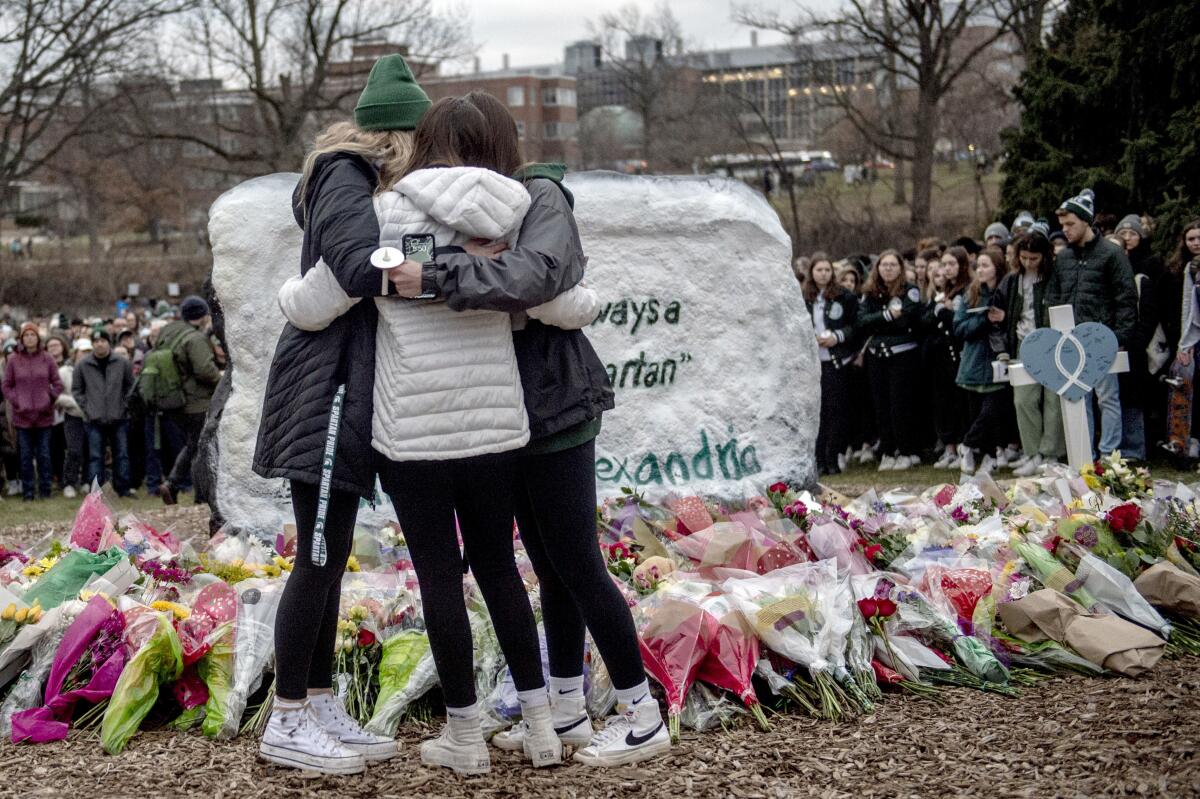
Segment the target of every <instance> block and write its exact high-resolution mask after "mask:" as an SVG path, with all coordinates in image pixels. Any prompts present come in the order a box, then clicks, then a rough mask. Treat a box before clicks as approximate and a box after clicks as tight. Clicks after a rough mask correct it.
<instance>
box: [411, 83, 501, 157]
mask: <svg viewBox="0 0 1200 799" xmlns="http://www.w3.org/2000/svg"><path fill="white" fill-rule="evenodd" d="M431 166H473V167H480V168H482V169H490V170H492V171H493V172H499V173H500V174H501V175H505V176H510V175H513V174H514V173H516V171H517V170H518V169H520V168H521V148H520V145H519V142H518V140H517V123H516V122H515V121H513V118H512V114H510V113H509V112H508V109H507V108H505V107H504V106H503V105H502V104H501V103H500V101H499V100H497V99H496V98H495V97H492V96H491V95H490V94H488V93H487V92H480V91H474V92H471V93H469V94H466V95H464V96H462V97H444V98H442V99H441V100H438V101H437V102H436V103H434V104H433V107H431V108H430V109H429V110H428V111H426V112H425V115H424V116H423V117H421V121H420V122H419V123H418V124H417V130H416V132H415V133H414V134H413V151H412V157H411V158H410V159H409V161H408V166H407V167H406V168H405V170H404V174H405V175H408V174H410V173H412V172H416V171H417V170H418V169H426V168H428V167H431Z"/></svg>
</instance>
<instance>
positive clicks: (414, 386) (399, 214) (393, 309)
mask: <svg viewBox="0 0 1200 799" xmlns="http://www.w3.org/2000/svg"><path fill="white" fill-rule="evenodd" d="M529 202H530V201H529V194H528V192H527V191H526V190H525V188H524V186H522V185H521V184H520V183H518V182H516V181H513V180H510V179H508V178H505V177H503V176H501V175H499V174H497V173H495V172H491V171H489V170H485V169H476V168H471V167H454V168H442V169H424V170H419V171H417V172H414V173H412V174H410V175H408V176H407V177H405V178H404V179H403V180H401V181H400V182H399V183H397V184H396V186H395V188H394V190H393V191H390V192H387V193H385V194H382V195H380V196H378V197H376V198H375V210H376V213H377V214H378V215H379V226H380V245H381V246H389V247H396V248H399V247H400V246H401V240H402V237H403V236H404V235H405V234H426V233H431V234H433V236H434V240H435V243H436V246H438V247H444V246H450V245H461V244H463V243H464V242H466V241H467V240H469V239H472V238H482V239H488V240H501V239H503V240H508V241H509V242H510V243H512V242H513V241H515V239H516V235H517V233H518V231H519V229H520V226H521V222H522V220H523V219H524V216H525V212H526V211H527V210H528V209H529ZM355 302H357V300H356V299H352V298H350V297H347V296H346V294H345V292H344V291H343V290H342V289H341V287H340V286H339V285H338V283H337V281H336V279H335V278H334V277H333V274H332V272H330V270H329V269H328V267H326V266H325V265H324V263H322V262H318V263H317V265H316V266H315V267H313V268H312V269H310V270H309V271H308V273H307V274H305V275H304V277H303V278H299V277H296V278H291V279H290V280H288V281H287V283H285V284H284V286H283V287H282V288H281V289H280V292H279V304H280V307H281V308H282V310H283V312H284V315H285V316H286V317H287V319H288V321H289V322H291V323H292V324H293V325H295V326H296V327H298V328H300V329H302V330H321V329H324V328H325V327H326V326H328V325H329V324H330V323H331V322H332V321H333V320H334V319H335V318H337V317H338V316H339V315H341V314H342V313H345V312H346V311H347V310H349V309H350V308H351V307H352V306H353V305H354V303H355ZM376 304H377V307H378V308H379V325H378V328H377V335H376V348H375V391H374V397H373V399H374V405H375V413H374V417H373V422H372V439H373V442H372V443H373V445H374V447H375V449H376V450H378V451H379V452H381V453H383V454H384V455H386V456H387V457H388V458H390V459H392V460H395V461H412V460H451V459H456V458H467V457H473V456H476V455H484V454H491V453H497V452H506V451H509V450H513V449H517V448H519V447H522V446H524V445H525V443H526V442H528V440H529V422H528V418H527V416H526V414H525V405H524V400H523V393H522V389H521V379H520V373H519V372H518V370H517V363H516V356H515V353H514V350H513V343H512V332H511V331H512V320H511V318H510V317H509V315H508V314H505V313H498V312H495V311H457V312H456V311H451V310H450V309H449V308H448V307H446V305H445V304H444V303H442V302H437V301H419V300H416V301H414V300H404V299H399V298H395V297H380V298H377V299H376ZM598 307H599V300H598V298H597V297H596V294H595V292H594V291H592V290H591V289H588V288H586V287H584V286H582V285H580V286H576V287H574V288H572V289H571V290H569V291H567V292H564V293H563V294H561V295H559V296H558V297H556V298H555V299H554V300H552V301H550V302H548V303H546V304H544V305H542V306H538V307H537V308H535V309H531V310H530V311H529V315H530V316H532V317H534V318H539V319H541V320H542V321H543V322H546V323H547V324H553V325H555V326H557V327H563V328H568V329H574V328H581V327H583V326H585V325H587V324H589V323H590V322H591V321H592V320H593V319H594V318H595V315H596V312H597V310H598Z"/></svg>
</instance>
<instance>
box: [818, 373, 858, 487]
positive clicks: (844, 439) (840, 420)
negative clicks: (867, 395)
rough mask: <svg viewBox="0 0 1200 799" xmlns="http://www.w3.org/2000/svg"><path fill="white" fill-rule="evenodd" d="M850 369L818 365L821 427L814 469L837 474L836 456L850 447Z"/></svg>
mask: <svg viewBox="0 0 1200 799" xmlns="http://www.w3.org/2000/svg"><path fill="white" fill-rule="evenodd" d="M850 369H851V367H849V366H846V367H843V368H841V369H838V368H837V367H835V366H834V365H833V363H832V362H830V361H822V362H821V424H820V427H819V428H818V432H817V469H818V470H820V471H822V472H826V471H830V472H836V471H838V456H839V455H841V454H842V453H843V452H845V451H846V447H847V446H849V444H850V397H851V393H850V392H851V384H850Z"/></svg>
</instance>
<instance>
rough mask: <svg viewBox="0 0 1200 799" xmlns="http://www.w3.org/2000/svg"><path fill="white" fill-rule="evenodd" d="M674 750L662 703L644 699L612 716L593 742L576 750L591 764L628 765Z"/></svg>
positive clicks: (581, 760) (577, 757)
mask: <svg viewBox="0 0 1200 799" xmlns="http://www.w3.org/2000/svg"><path fill="white" fill-rule="evenodd" d="M669 751H671V736H670V734H669V733H668V732H667V725H666V724H664V723H663V720H662V714H661V713H660V712H659V709H658V704H657V703H654V702H643V703H641V704H639V705H634V706H633V707H632V708H630V709H629V710H627V711H625V712H624V713H622V714H621V715H619V716H613V717H612V718H610V719H609V720H608V721H607V723H606V724H605V726H604V729H603V730H601V731H600V732H598V733H596V734H595V735H594V736H593V737H592V742H591V743H590V744H588V745H587V746H585V747H584V748H583V749H580V750H579V751H578V752H576V753H575V758H574V759H575V761H576V762H578V763H583V764H584V765H588V766H601V767H606V766H626V765H629V764H631V763H640V762H641V761H643V760H649V759H650V758H652V757H658V756H660V755H665V754H666V753H667V752H669Z"/></svg>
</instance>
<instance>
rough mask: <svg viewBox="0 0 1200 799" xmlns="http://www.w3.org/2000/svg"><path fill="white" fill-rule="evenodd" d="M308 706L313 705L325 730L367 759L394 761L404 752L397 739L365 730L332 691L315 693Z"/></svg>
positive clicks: (313, 710) (316, 716)
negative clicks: (400, 748) (397, 743)
mask: <svg viewBox="0 0 1200 799" xmlns="http://www.w3.org/2000/svg"><path fill="white" fill-rule="evenodd" d="M308 706H309V707H310V708H312V714H313V718H315V719H316V720H317V723H318V724H320V725H321V729H323V730H325V732H327V733H329V736H330V737H331V738H334V739H336V740H337V741H338V742H339V743H341V745H342V746H344V747H346V748H347V749H350V750H352V751H355V752H358V753H359V754H361V755H362V756H363V758H364V759H365V760H367V761H377V760H390V759H391V758H393V757H395V756H396V755H398V754H399V753H400V752H399V749H398V747H397V746H396V740H395V739H394V738H385V737H383V736H382V735H373V734H372V733H369V732H367V731H366V730H364V729H363V728H362V726H361V725H360V724H359V723H358V722H357V721H355V720H354V719H352V718H351V717H350V714H349V713H347V712H346V708H345V706H344V705H343V704H342V701H341V700H340V699H338V698H337V697H336V696H334V695H333V694H332V693H318V694H312V695H311V696H309V698H308Z"/></svg>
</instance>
